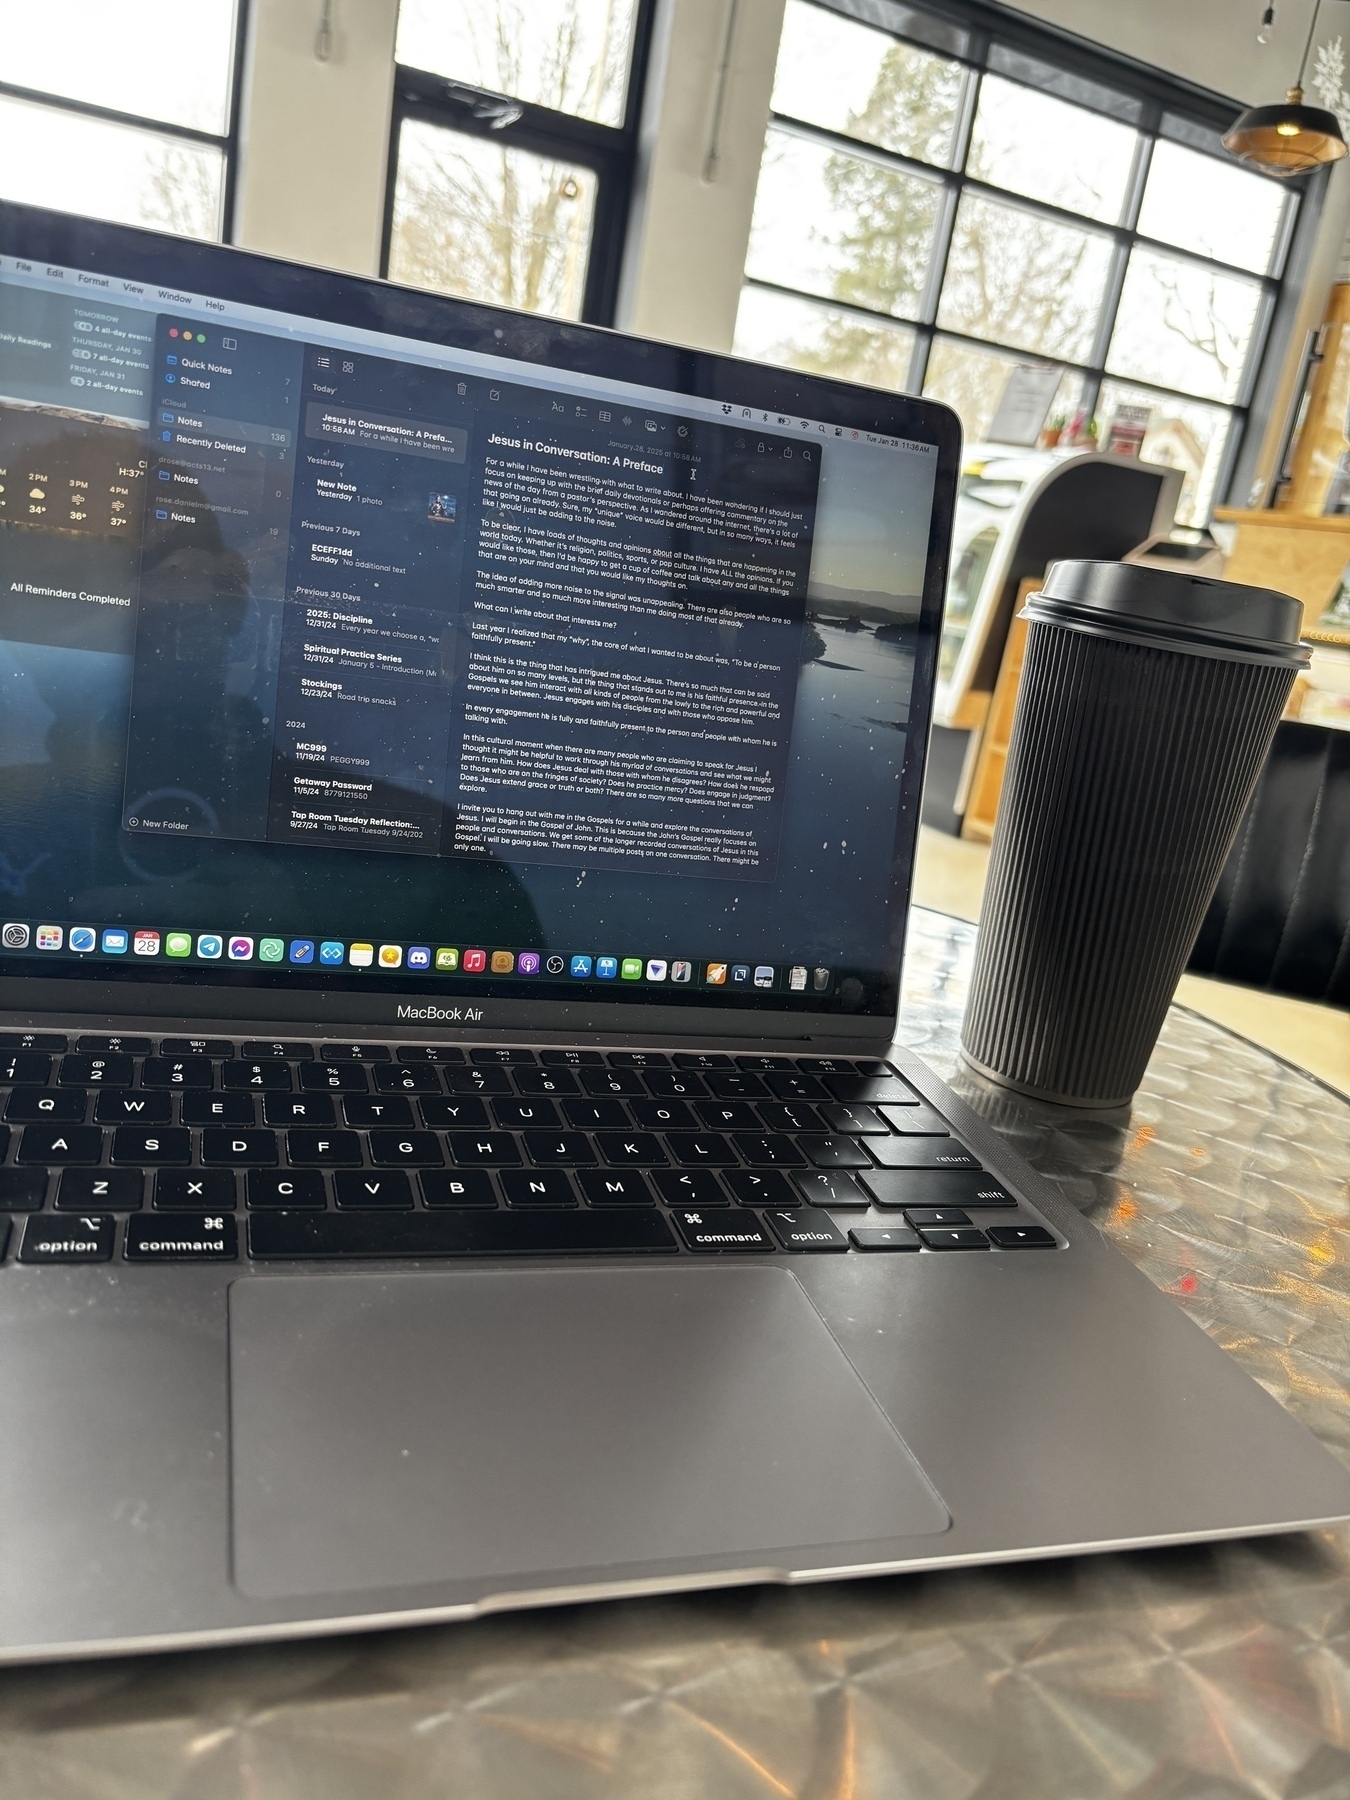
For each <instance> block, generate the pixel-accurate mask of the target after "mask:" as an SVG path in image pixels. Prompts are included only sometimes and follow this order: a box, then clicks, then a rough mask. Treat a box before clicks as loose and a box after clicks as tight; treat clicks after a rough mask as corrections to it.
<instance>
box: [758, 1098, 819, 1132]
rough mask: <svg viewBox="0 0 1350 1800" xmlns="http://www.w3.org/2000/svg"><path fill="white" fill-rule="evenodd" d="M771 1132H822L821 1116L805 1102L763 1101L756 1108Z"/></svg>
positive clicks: (762, 1121) (763, 1123) (761, 1120)
mask: <svg viewBox="0 0 1350 1800" xmlns="http://www.w3.org/2000/svg"><path fill="white" fill-rule="evenodd" d="M755 1110H756V1112H758V1114H759V1118H760V1123H761V1124H762V1125H765V1126H767V1127H768V1129H769V1130H770V1131H820V1130H822V1129H823V1126H822V1124H821V1119H820V1114H819V1113H818V1112H817V1111H816V1109H815V1107H814V1106H810V1105H808V1104H807V1102H806V1101H805V1100H787V1101H783V1100H761V1101H760V1103H759V1105H758V1106H757V1107H756V1108H755Z"/></svg>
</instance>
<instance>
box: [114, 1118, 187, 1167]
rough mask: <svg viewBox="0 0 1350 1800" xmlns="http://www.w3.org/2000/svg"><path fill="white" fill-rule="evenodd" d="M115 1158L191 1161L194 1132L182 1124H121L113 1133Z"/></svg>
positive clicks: (126, 1161)
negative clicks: (144, 1127) (148, 1125)
mask: <svg viewBox="0 0 1350 1800" xmlns="http://www.w3.org/2000/svg"><path fill="white" fill-rule="evenodd" d="M112 1155H113V1161H114V1162H117V1163H149V1164H155V1163H185V1162H191V1161H192V1133H191V1132H190V1131H185V1130H184V1129H183V1127H182V1126H181V1125H169V1126H166V1127H159V1126H154V1125H152V1126H150V1128H149V1129H148V1130H144V1129H142V1127H141V1126H139V1125H119V1126H118V1127H117V1130H116V1131H114V1133H113V1140H112Z"/></svg>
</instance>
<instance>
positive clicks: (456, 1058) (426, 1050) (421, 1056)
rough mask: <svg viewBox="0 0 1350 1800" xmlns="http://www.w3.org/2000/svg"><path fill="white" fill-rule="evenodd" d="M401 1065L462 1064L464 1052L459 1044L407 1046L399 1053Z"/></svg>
mask: <svg viewBox="0 0 1350 1800" xmlns="http://www.w3.org/2000/svg"><path fill="white" fill-rule="evenodd" d="M398 1060H399V1061H400V1062H401V1063H423V1062H427V1063H462V1062H463V1061H464V1052H463V1051H462V1050H461V1049H460V1048H459V1046H458V1045H457V1044H405V1045H404V1046H403V1048H402V1049H401V1050H400V1051H399V1053H398Z"/></svg>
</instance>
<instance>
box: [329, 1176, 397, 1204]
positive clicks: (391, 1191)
mask: <svg viewBox="0 0 1350 1800" xmlns="http://www.w3.org/2000/svg"><path fill="white" fill-rule="evenodd" d="M333 1194H334V1197H335V1198H336V1200H337V1203H338V1205H339V1206H392V1207H399V1208H406V1207H410V1206H411V1205H412V1203H413V1195H412V1187H411V1185H410V1184H409V1181H408V1177H407V1176H406V1175H399V1174H397V1173H394V1174H391V1173H390V1172H389V1171H388V1170H382V1171H379V1172H377V1171H376V1170H374V1169H341V1170H339V1172H338V1173H337V1174H336V1175H335V1176H334V1177H333Z"/></svg>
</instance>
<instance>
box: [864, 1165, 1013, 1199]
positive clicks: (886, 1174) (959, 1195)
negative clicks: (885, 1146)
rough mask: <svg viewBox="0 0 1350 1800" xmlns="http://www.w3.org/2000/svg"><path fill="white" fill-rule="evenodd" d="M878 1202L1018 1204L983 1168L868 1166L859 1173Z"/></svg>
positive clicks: (865, 1185)
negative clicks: (871, 1167) (895, 1167)
mask: <svg viewBox="0 0 1350 1800" xmlns="http://www.w3.org/2000/svg"><path fill="white" fill-rule="evenodd" d="M859 1180H860V1181H861V1182H862V1184H863V1186H864V1187H865V1188H866V1189H867V1191H868V1193H869V1194H871V1196H872V1198H873V1199H874V1200H875V1201H876V1203H877V1205H878V1206H906V1207H908V1206H1016V1204H1017V1202H1016V1200H1015V1199H1014V1198H1013V1196H1012V1195H1011V1194H1010V1193H1009V1192H1008V1190H1007V1188H1005V1187H1004V1186H1003V1184H1002V1183H1001V1182H999V1181H997V1180H995V1178H994V1177H993V1176H992V1175H989V1174H986V1173H985V1172H984V1171H983V1170H970V1169H867V1170H865V1171H864V1173H863V1174H862V1175H861V1176H860V1177H859Z"/></svg>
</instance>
